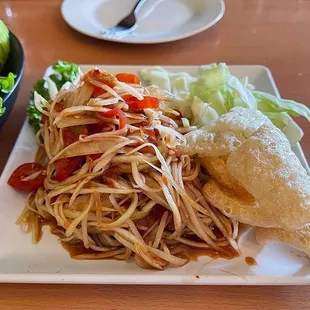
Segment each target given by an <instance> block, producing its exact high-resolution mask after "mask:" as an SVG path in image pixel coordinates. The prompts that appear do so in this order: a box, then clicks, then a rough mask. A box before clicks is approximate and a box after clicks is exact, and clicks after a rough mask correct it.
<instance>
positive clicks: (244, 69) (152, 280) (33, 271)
mask: <svg viewBox="0 0 310 310" xmlns="http://www.w3.org/2000/svg"><path fill="white" fill-rule="evenodd" d="M91 67H93V66H82V70H83V71H86V70H87V69H90V68H91ZM98 67H99V68H102V69H106V70H108V71H110V72H112V73H117V72H124V71H125V72H132V73H136V72H137V71H138V70H139V69H140V68H141V67H132V66H126V67H124V66H98ZM167 69H168V70H171V71H174V72H178V71H186V72H188V73H195V72H196V70H197V67H192V66H191V67H184V66H183V67H181V66H180V67H167ZM230 69H231V71H232V73H233V74H234V75H236V76H238V77H239V78H241V77H244V76H248V77H249V80H250V82H251V83H252V84H254V85H255V86H256V88H257V89H259V90H261V91H265V92H269V93H271V94H274V95H279V93H278V91H277V88H276V85H275V83H274V80H273V78H272V76H271V74H270V71H269V70H268V69H266V68H265V67H262V66H232V67H231V68H230ZM35 151H36V144H35V138H34V134H33V131H32V129H31V128H30V126H29V125H28V123H27V121H26V122H25V124H24V126H23V128H22V130H21V132H20V135H19V137H18V139H17V142H16V144H15V147H14V149H13V151H12V154H11V156H10V159H9V160H8V162H7V165H6V167H5V169H4V171H3V174H2V176H1V180H0V193H1V196H0V282H20V283H21V282H27V283H94V284H95V283H105V284H222V285H232V284H242V285H257V284H264V285H275V284H298V285H300V284H309V283H310V260H309V259H308V258H307V257H306V255H305V254H303V253H301V252H299V251H297V250H294V249H292V248H291V247H289V246H287V245H284V244H269V245H267V246H265V247H264V248H262V247H260V246H258V245H257V244H256V242H255V239H254V235H253V232H252V231H251V230H250V231H248V232H246V233H245V234H243V235H242V237H241V239H240V241H239V243H240V247H241V250H242V252H243V255H242V256H240V257H238V258H236V259H233V260H224V259H218V260H215V261H212V260H211V259H210V258H208V257H201V258H200V259H199V260H198V261H197V262H190V263H188V264H187V265H185V266H183V267H181V268H168V269H166V270H164V271H156V270H144V269H141V268H140V267H138V266H137V265H136V264H135V262H134V261H129V262H122V261H115V260H99V261H78V260H73V259H70V257H69V255H68V253H67V252H66V251H65V250H64V249H63V248H62V246H61V245H60V243H59V242H58V240H57V237H56V236H54V235H51V234H50V232H49V231H48V228H46V229H44V233H43V238H42V240H41V242H40V243H39V244H38V245H33V244H32V243H31V236H30V235H25V234H24V233H22V232H21V230H20V229H19V227H18V226H16V225H15V224H14V223H15V220H16V219H17V217H18V216H19V214H20V212H21V211H22V209H23V207H24V204H25V195H23V194H21V193H19V192H16V191H15V190H13V189H12V188H10V187H9V186H8V185H7V184H6V182H7V180H8V178H9V176H10V175H11V173H12V171H13V170H14V169H15V168H16V167H17V166H19V165H20V164H22V163H24V162H31V161H33V158H34V155H35ZM295 151H296V154H297V156H298V157H299V159H300V161H301V162H302V164H303V165H304V166H305V167H307V161H306V160H305V158H304V156H303V153H302V150H301V149H300V147H299V146H298V147H297V148H296V149H295ZM308 171H309V170H308ZM247 256H250V257H254V258H255V260H256V261H257V265H256V266H248V265H247V264H246V262H245V257H247Z"/></svg>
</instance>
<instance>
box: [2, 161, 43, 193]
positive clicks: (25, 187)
mask: <svg viewBox="0 0 310 310" xmlns="http://www.w3.org/2000/svg"><path fill="white" fill-rule="evenodd" d="M43 171H44V168H43V166H42V165H40V164H38V163H26V164H23V165H21V166H19V167H18V168H17V169H16V170H15V171H14V172H13V173H12V175H11V177H10V178H9V180H8V184H9V185H10V186H12V187H14V188H15V189H17V190H20V191H24V192H32V191H35V190H36V189H38V188H39V187H40V186H41V185H42V184H43V181H44V175H43ZM36 172H41V173H40V174H39V175H37V176H36V177H35V178H34V179H32V180H28V181H23V179H24V178H26V177H28V176H30V175H32V174H34V173H36Z"/></svg>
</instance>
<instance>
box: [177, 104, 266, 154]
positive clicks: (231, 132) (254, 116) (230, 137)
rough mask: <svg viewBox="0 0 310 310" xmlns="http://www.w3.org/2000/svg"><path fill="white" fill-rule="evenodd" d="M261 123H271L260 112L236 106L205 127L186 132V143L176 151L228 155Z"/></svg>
mask: <svg viewBox="0 0 310 310" xmlns="http://www.w3.org/2000/svg"><path fill="white" fill-rule="evenodd" d="M262 124H271V121H270V120H269V119H268V118H267V117H266V116H264V115H263V114H262V113H261V112H259V111H256V110H250V109H245V108H242V107H236V108H233V109H231V110H230V112H228V113H227V114H224V115H223V116H222V117H220V118H219V119H217V120H216V121H213V122H211V123H210V124H209V125H208V126H207V127H206V126H204V127H202V128H201V129H198V130H195V131H193V132H190V133H188V134H186V135H185V138H186V144H185V145H181V146H179V147H178V151H179V152H180V153H182V154H187V155H190V156H191V155H194V154H197V155H198V156H199V157H206V156H223V155H228V154H229V153H231V152H232V151H234V150H236V149H237V148H238V147H239V146H240V145H241V144H242V143H243V142H244V141H245V140H246V139H247V138H249V137H250V136H251V135H252V134H253V133H254V132H255V131H256V130H257V129H258V128H259V127H260V126H261V125H262Z"/></svg>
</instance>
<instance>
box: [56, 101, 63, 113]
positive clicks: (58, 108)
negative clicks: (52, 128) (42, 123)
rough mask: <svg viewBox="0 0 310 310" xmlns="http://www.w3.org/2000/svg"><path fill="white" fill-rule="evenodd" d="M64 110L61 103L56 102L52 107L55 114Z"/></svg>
mask: <svg viewBox="0 0 310 310" xmlns="http://www.w3.org/2000/svg"><path fill="white" fill-rule="evenodd" d="M63 109H64V105H63V104H62V103H59V102H56V103H55V106H54V110H55V111H56V112H61V111H62V110H63Z"/></svg>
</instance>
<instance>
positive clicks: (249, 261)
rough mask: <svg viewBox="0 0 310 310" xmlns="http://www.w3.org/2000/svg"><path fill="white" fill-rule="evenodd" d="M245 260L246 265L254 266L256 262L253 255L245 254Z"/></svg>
mask: <svg viewBox="0 0 310 310" xmlns="http://www.w3.org/2000/svg"><path fill="white" fill-rule="evenodd" d="M245 262H246V263H247V264H248V266H256V265H257V262H256V260H255V259H254V258H253V257H250V256H247V257H246V258H245Z"/></svg>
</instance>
